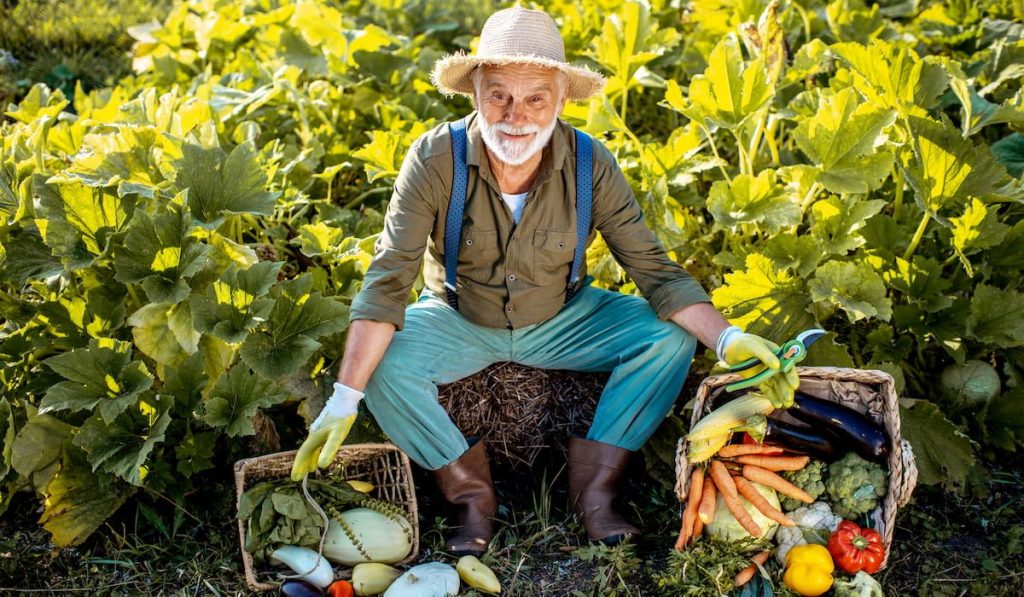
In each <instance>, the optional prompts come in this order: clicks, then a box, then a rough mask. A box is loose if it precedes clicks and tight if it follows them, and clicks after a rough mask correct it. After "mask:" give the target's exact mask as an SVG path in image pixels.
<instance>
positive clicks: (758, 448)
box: [718, 444, 782, 458]
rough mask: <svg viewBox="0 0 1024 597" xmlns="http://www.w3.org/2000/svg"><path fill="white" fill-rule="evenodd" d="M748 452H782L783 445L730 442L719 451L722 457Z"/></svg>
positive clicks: (741, 454)
mask: <svg viewBox="0 0 1024 597" xmlns="http://www.w3.org/2000/svg"><path fill="white" fill-rule="evenodd" d="M746 454H782V446H765V445H762V444H729V445H728V446H726V447H724V448H722V449H721V450H719V451H718V456H719V457H720V458H732V457H733V456H743V455H746Z"/></svg>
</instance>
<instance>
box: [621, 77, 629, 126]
mask: <svg viewBox="0 0 1024 597" xmlns="http://www.w3.org/2000/svg"><path fill="white" fill-rule="evenodd" d="M628 105H629V81H626V82H625V83H623V85H622V107H620V108H619V118H621V119H622V122H623V123H625V122H626V106H628Z"/></svg>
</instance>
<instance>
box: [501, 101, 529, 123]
mask: <svg viewBox="0 0 1024 597" xmlns="http://www.w3.org/2000/svg"><path fill="white" fill-rule="evenodd" d="M506 116H507V117H508V120H509V123H510V124H511V125H512V126H522V125H524V124H527V123H528V120H529V119H528V118H527V116H526V102H525V101H523V100H519V99H513V100H512V103H511V105H509V107H508V111H507V112H506Z"/></svg>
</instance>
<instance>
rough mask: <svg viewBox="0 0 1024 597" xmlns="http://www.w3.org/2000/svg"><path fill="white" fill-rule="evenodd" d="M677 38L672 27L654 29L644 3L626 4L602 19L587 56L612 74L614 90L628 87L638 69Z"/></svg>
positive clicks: (654, 26) (670, 46)
mask: <svg viewBox="0 0 1024 597" xmlns="http://www.w3.org/2000/svg"><path fill="white" fill-rule="evenodd" d="M679 38H680V35H679V32H678V31H677V30H676V29H674V28H667V29H659V28H658V20H657V18H656V17H655V16H653V15H652V14H651V9H650V6H648V5H647V4H646V3H641V2H626V3H623V4H621V5H620V7H619V9H618V10H617V11H616V12H615V13H613V14H610V15H608V18H606V19H604V22H603V24H602V27H601V33H600V34H599V35H597V36H595V37H594V39H593V41H592V42H591V48H592V50H591V52H590V56H591V57H592V58H594V60H596V61H597V62H598V64H600V65H601V66H603V67H605V68H606V69H608V71H610V72H611V73H612V75H613V77H614V79H615V81H614V82H611V86H612V87H613V88H615V89H618V88H621V87H625V86H628V85H629V82H630V80H632V79H633V76H634V75H635V74H636V72H637V69H639V68H640V67H641V66H643V65H645V64H647V63H648V62H650V61H652V60H654V59H655V58H657V57H658V56H660V55H662V54H664V53H665V52H667V51H668V50H670V49H672V48H673V47H675V45H676V44H677V43H678V42H679Z"/></svg>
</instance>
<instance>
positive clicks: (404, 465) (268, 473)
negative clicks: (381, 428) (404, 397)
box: [235, 443, 420, 591]
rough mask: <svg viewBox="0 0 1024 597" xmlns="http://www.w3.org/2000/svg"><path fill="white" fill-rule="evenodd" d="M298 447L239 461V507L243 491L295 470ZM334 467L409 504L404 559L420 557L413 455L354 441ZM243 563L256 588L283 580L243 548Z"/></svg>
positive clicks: (242, 527)
mask: <svg viewBox="0 0 1024 597" xmlns="http://www.w3.org/2000/svg"><path fill="white" fill-rule="evenodd" d="M295 452H296V450H292V451H290V452H279V453H277V454H267V455H266V456H259V457H256V458H247V459H245V460H239V461H238V462H236V463H235V494H236V498H235V508H236V509H237V508H238V506H239V504H240V501H241V499H242V493H243V492H245V490H246V489H249V488H250V487H252V486H253V485H255V484H256V483H259V482H260V481H265V480H267V479H277V478H280V477H285V476H288V475H289V474H290V473H291V468H292V462H293V461H294V460H295ZM330 468H331V470H333V469H336V468H340V469H342V474H343V475H344V477H345V478H346V479H350V480H359V481H369V482H370V483H373V485H374V490H373V496H374V497H377V498H380V499H383V500H388V501H390V502H393V503H395V504H398V505H400V506H402V507H403V508H405V511H406V513H408V515H409V522H410V523H412V532H413V542H412V552H411V553H410V554H409V557H407V558H405V559H404V560H402V562H400V563H401V564H404V563H406V562H411V561H412V560H414V559H416V556H417V554H418V553H419V545H420V527H419V521H418V512H417V509H416V488H415V486H414V485H413V481H412V467H411V466H410V464H409V457H408V456H406V455H405V454H404V453H403V452H402V451H401V450H399V449H398V447H397V446H395V445H394V444H391V443H382V444H351V445H347V446H342V447H341V449H339V450H338V455H337V457H335V459H334V463H333V464H332V465H331V467H330ZM245 527H246V525H245V521H243V520H239V521H238V537H239V539H240V540H241V544H240V545H242V546H244V545H245V533H246V528H245ZM242 564H243V565H244V567H245V580H246V583H247V584H248V585H249V588H250V589H252V590H253V591H270V590H274V589H277V588H278V587H279V586H280V583H279V582H277V581H275V580H274V574H273V573H271V572H269V571H267V572H264V571H259V570H256V569H255V568H254V567H253V560H252V556H251V555H249V553H248V552H246V551H245V548H244V547H243V548H242Z"/></svg>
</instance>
